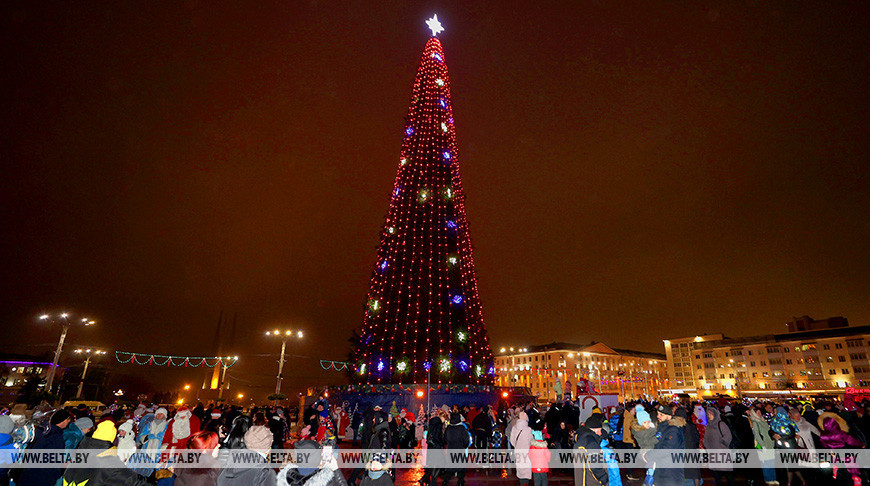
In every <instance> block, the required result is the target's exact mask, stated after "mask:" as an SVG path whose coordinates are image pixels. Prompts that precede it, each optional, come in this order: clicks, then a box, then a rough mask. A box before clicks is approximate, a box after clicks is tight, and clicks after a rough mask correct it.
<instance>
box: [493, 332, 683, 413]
mask: <svg viewBox="0 0 870 486" xmlns="http://www.w3.org/2000/svg"><path fill="white" fill-rule="evenodd" d="M495 367H496V373H497V375H498V376H497V378H496V384H497V385H499V386H524V387H528V388H529V389H530V390H531V392H532V394H533V395H534V396H536V397H538V399H540V400H554V399H555V398H556V392H555V389H554V387H555V384H556V381H559V383H560V385H561V386H562V387H563V389H564V388H565V387H566V384H567V383H568V382H570V383H571V386H572V388H575V389H576V385H577V384H578V382H580V381H581V380H584V379H585V380H587V381H588V382H589V383H591V384H592V386H594V388H595V390H596V392H598V393H616V394H619V396H620V400H625V399H626V398H628V399H631V398H636V397H640V396H643V395H646V396H649V397H658V396H659V390H660V389H663V388H668V387H669V384H668V376H667V360H666V358H665V355H663V354H660V353H647V352H643V351H634V350H630V349H618V348H611V347H609V346H607V345H606V344H604V343H595V342H593V343H590V344H572V343H556V342H554V343H550V344H544V345H537V346H524V347H518V346H513V347H502V348H500V349H496V350H495Z"/></svg>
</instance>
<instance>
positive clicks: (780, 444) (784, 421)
mask: <svg viewBox="0 0 870 486" xmlns="http://www.w3.org/2000/svg"><path fill="white" fill-rule="evenodd" d="M770 433H771V436H772V437H773V440H774V443H773V444H774V445H773V448H774V449H787V450H795V449H797V448H798V435H797V434H798V428H797V424H795V423H794V422H793V421H792V420H791V418H790V417H789V415H788V411H787V410H786V409H785V407H776V411H775V415H774V417H773V418H772V419H771V420H770ZM785 471H786V478H787V483H786V484H791V481H792V478H793V477H794V476H797V477H798V479H800V481H801V483H802V484H806V483H807V481H806V480H805V479H804V477H803V474H801V472H800V471H798V470H795V469H794V467H789V466H786V467H785Z"/></svg>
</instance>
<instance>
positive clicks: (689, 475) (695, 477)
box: [674, 407, 701, 486]
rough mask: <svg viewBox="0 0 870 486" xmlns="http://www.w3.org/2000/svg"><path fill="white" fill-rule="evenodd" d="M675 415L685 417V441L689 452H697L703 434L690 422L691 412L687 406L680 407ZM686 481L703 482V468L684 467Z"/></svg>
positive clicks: (697, 485) (698, 483)
mask: <svg viewBox="0 0 870 486" xmlns="http://www.w3.org/2000/svg"><path fill="white" fill-rule="evenodd" d="M674 416H676V417H679V418H681V419H683V421H684V422H686V426H685V427H683V443H684V448H685V449H686V451H687V452H695V451H697V450H698V449H699V446H700V444H701V436H700V435H699V434H698V428H697V427H695V425H694V424H690V423H688V420H687V419H688V418H689V413H688V411H686V409H685V408H683V407H680V408H678V409H677V410H676V411H675V412H674ZM683 478H684V479H685V481H684V482H689V481H691V482H692V483H693V484H694V485H695V486H700V484H701V468H699V467H693V466H686V467H685V468H683Z"/></svg>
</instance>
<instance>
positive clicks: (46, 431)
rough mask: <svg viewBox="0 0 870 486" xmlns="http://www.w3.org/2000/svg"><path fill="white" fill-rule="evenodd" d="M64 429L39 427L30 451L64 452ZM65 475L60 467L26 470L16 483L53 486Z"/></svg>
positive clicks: (29, 448) (24, 485)
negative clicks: (53, 450) (52, 450)
mask: <svg viewBox="0 0 870 486" xmlns="http://www.w3.org/2000/svg"><path fill="white" fill-rule="evenodd" d="M63 448H64V442H63V429H61V428H60V427H58V426H57V425H51V426H49V427H48V428H46V427H39V429H38V430H37V431H36V436H35V437H34V438H33V442H31V443H30V447H28V448H27V449H28V450H29V451H37V450H51V449H55V450H63ZM61 475H63V468H60V467H51V468H43V467H33V468H24V470H22V471H21V477H20V478H19V479H18V481H16V482H15V484H16V486H52V485H53V484H54V483H56V482H57V480H58V478H60V477H61Z"/></svg>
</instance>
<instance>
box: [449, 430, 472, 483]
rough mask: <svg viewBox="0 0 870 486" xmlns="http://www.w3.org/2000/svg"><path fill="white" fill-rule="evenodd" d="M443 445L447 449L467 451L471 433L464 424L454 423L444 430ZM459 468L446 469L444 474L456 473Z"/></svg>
mask: <svg viewBox="0 0 870 486" xmlns="http://www.w3.org/2000/svg"><path fill="white" fill-rule="evenodd" d="M444 444H445V446H446V447H447V449H457V450H462V449H468V447H469V446H470V445H471V433H470V432H469V431H468V427H466V425H465V424H464V423H454V424H450V425H448V426H447V429H446V430H444ZM460 470H461V469H459V468H446V469H445V471H446V472H458V471H460Z"/></svg>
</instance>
